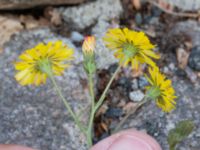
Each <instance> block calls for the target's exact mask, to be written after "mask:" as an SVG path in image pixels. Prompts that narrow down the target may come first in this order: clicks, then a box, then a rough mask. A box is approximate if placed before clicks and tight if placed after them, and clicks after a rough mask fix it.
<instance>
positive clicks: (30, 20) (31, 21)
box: [19, 15, 49, 29]
mask: <svg viewBox="0 0 200 150" xmlns="http://www.w3.org/2000/svg"><path fill="white" fill-rule="evenodd" d="M19 18H20V21H21V23H22V24H23V25H24V26H25V28H26V29H34V28H37V27H41V26H47V25H49V22H48V20H47V19H45V18H39V19H35V18H34V17H33V16H31V15H21V16H20V17H19Z"/></svg>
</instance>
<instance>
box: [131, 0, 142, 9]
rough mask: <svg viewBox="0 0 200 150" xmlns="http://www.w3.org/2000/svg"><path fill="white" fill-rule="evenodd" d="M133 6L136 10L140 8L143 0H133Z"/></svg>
mask: <svg viewBox="0 0 200 150" xmlns="http://www.w3.org/2000/svg"><path fill="white" fill-rule="evenodd" d="M131 2H132V4H133V7H134V8H135V9H136V10H139V9H140V8H141V1H140V0H131Z"/></svg>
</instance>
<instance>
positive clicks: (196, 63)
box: [189, 46, 200, 71]
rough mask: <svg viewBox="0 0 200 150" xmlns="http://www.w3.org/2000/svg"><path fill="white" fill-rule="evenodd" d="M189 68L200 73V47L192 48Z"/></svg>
mask: <svg viewBox="0 0 200 150" xmlns="http://www.w3.org/2000/svg"><path fill="white" fill-rule="evenodd" d="M189 66H190V67H191V68H192V69H194V70H196V71H200V46H196V47H194V48H192V52H191V53H190V56H189Z"/></svg>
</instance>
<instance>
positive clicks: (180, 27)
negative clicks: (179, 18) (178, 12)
mask: <svg viewBox="0 0 200 150" xmlns="http://www.w3.org/2000/svg"><path fill="white" fill-rule="evenodd" d="M183 33H184V34H185V35H187V36H189V37H190V38H191V39H192V45H193V46H194V47H195V46H198V45H199V41H200V25H199V23H198V22H197V21H193V20H188V21H183V22H178V23H177V24H176V25H175V26H174V27H173V28H172V30H171V32H170V33H169V34H170V36H172V37H173V36H176V35H179V36H180V35H181V34H183Z"/></svg>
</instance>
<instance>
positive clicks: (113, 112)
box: [105, 107, 123, 118]
mask: <svg viewBox="0 0 200 150" xmlns="http://www.w3.org/2000/svg"><path fill="white" fill-rule="evenodd" d="M105 115H106V117H110V118H116V117H117V118H118V117H121V116H122V115H123V110H122V109H121V108H115V107H110V108H109V109H108V110H107V112H106V114H105Z"/></svg>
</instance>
